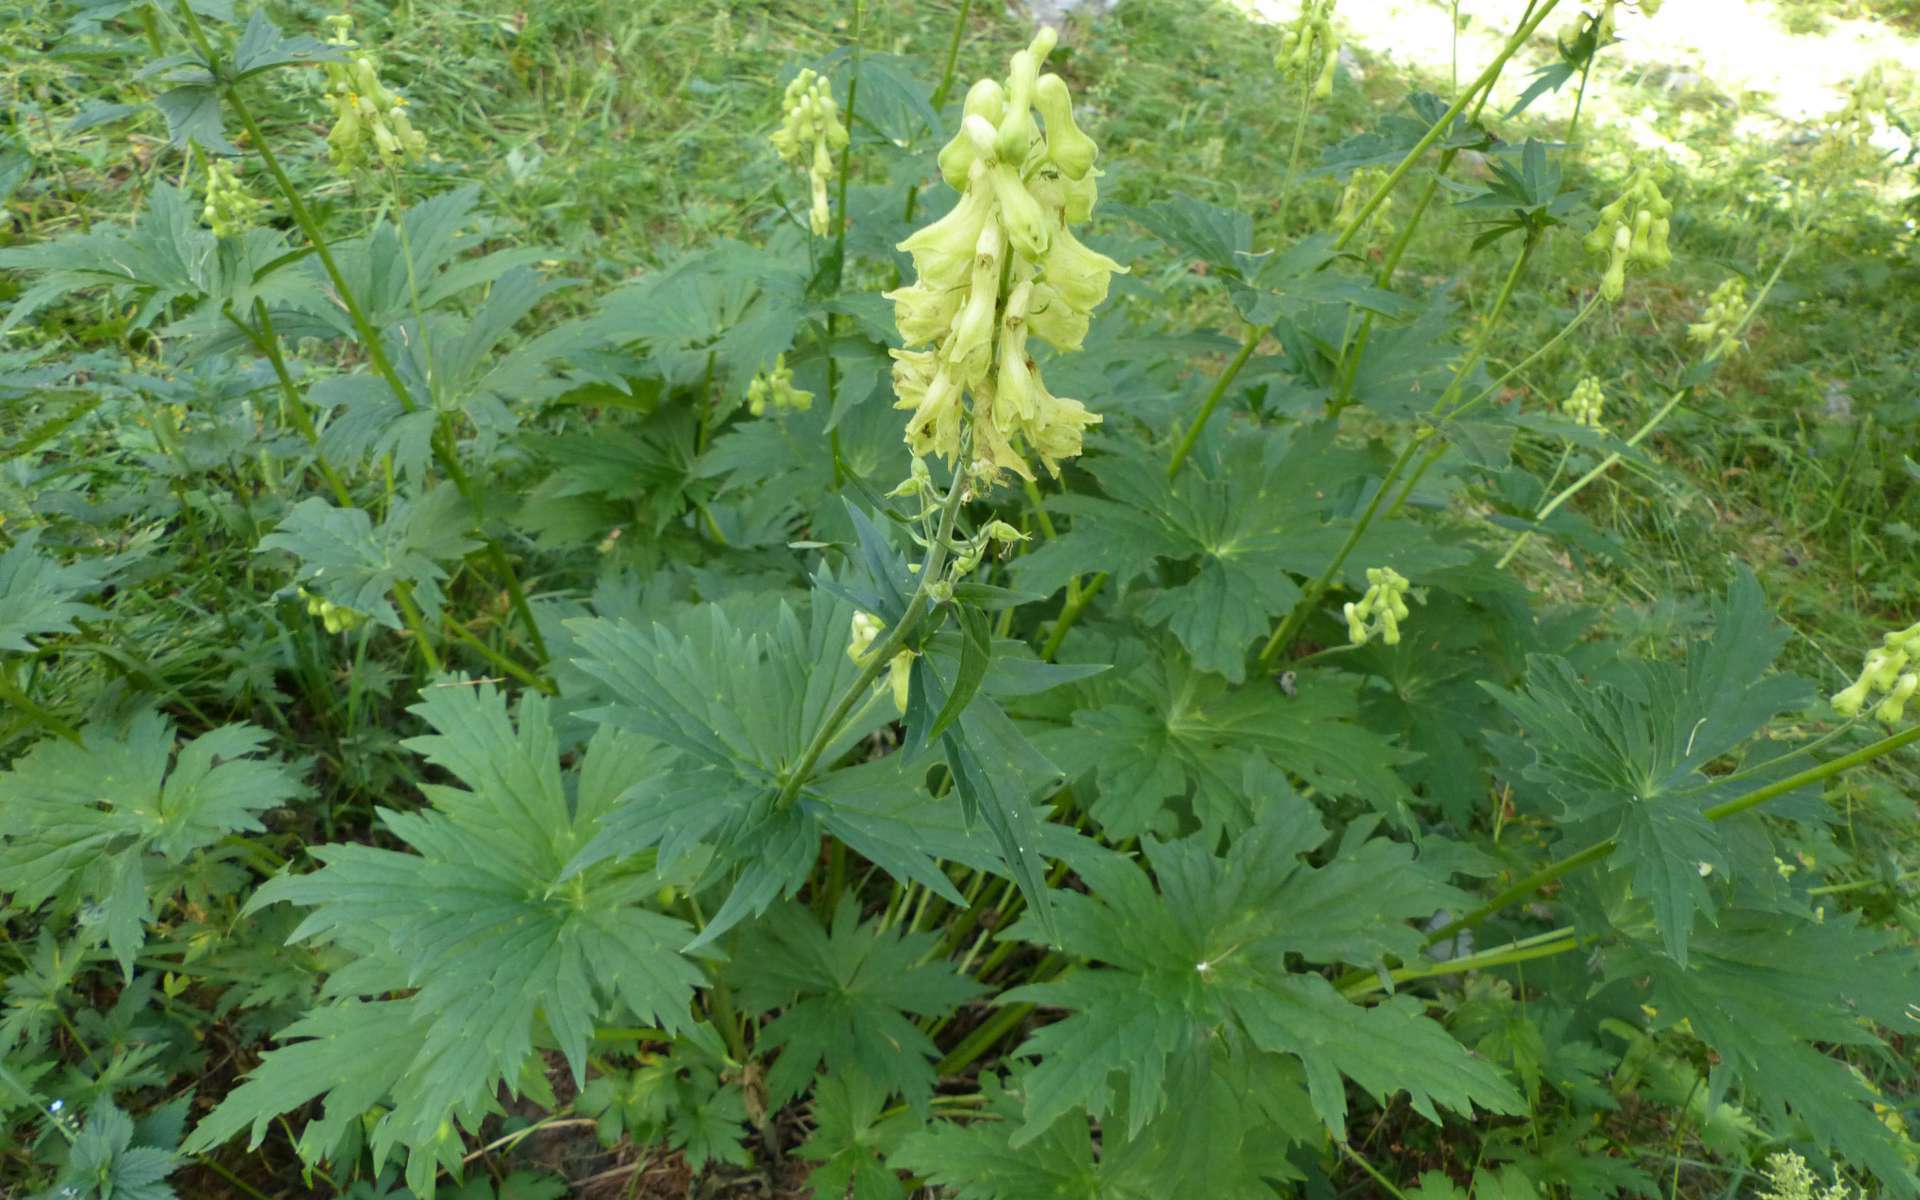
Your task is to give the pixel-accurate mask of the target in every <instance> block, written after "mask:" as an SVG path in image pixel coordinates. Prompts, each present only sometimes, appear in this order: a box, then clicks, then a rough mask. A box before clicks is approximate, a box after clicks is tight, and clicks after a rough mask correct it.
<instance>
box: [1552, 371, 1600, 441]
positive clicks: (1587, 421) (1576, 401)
mask: <svg viewBox="0 0 1920 1200" xmlns="http://www.w3.org/2000/svg"><path fill="white" fill-rule="evenodd" d="M1606 403H1607V398H1606V394H1605V393H1603V392H1602V391H1601V390H1600V381H1599V380H1598V379H1596V378H1594V377H1593V376H1591V375H1589V376H1587V377H1586V378H1584V379H1582V380H1581V381H1580V382H1579V383H1578V384H1576V385H1575V386H1574V389H1573V394H1572V395H1571V396H1568V397H1567V401H1566V403H1565V404H1563V405H1562V406H1561V411H1563V412H1565V413H1566V414H1567V416H1569V417H1571V418H1573V423H1574V424H1576V425H1579V426H1581V427H1583V428H1586V429H1593V430H1599V429H1604V428H1605V426H1604V425H1603V424H1601V420H1600V416H1601V412H1602V411H1603V410H1604V409H1605V407H1606Z"/></svg>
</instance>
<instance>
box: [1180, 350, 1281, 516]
mask: <svg viewBox="0 0 1920 1200" xmlns="http://www.w3.org/2000/svg"><path fill="white" fill-rule="evenodd" d="M1272 328H1273V326H1271V325H1255V326H1253V327H1252V328H1251V329H1249V330H1247V337H1246V340H1245V341H1243V342H1241V343H1240V352H1239V353H1237V354H1235V355H1234V356H1233V361H1231V362H1229V363H1228V364H1227V367H1226V369H1225V370H1224V371H1221V372H1220V377H1219V378H1218V379H1216V380H1214V381H1213V388H1212V389H1211V390H1210V391H1208V392H1207V398H1206V401H1205V402H1204V403H1202V404H1201V405H1200V414H1199V415H1198V416H1196V417H1194V419H1193V424H1191V425H1189V426H1187V432H1186V435H1185V436H1184V437H1182V438H1181V439H1180V444H1179V445H1178V446H1175V447H1174V450H1173V459H1172V460H1171V461H1170V462H1168V463H1167V478H1168V479H1172V478H1173V477H1174V476H1176V475H1178V474H1179V473H1180V464H1182V463H1184V462H1186V461H1187V455H1189V454H1191V453H1193V444H1194V443H1195V442H1197V441H1199V440H1200V431H1201V430H1202V429H1205V428H1206V426H1207V418H1209V417H1211V416H1212V415H1213V410H1214V409H1216V408H1218V407H1219V406H1220V399H1221V397H1223V396H1225V395H1226V394H1227V389H1228V388H1229V387H1232V386H1233V381H1234V378H1235V377H1236V376H1238V375H1239V374H1240V368H1242V367H1244V366H1246V365H1247V360H1248V359H1249V358H1252V357H1253V352H1254V350H1255V349H1257V348H1258V347H1259V345H1260V343H1261V341H1262V340H1263V339H1265V338H1266V336H1267V332H1268V331H1269V330H1271V329H1272Z"/></svg>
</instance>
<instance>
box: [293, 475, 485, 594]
mask: <svg viewBox="0 0 1920 1200" xmlns="http://www.w3.org/2000/svg"><path fill="white" fill-rule="evenodd" d="M471 525H472V516H471V513H470V511H469V510H468V509H467V507H466V502H465V500H464V499H462V497H461V496H460V494H459V492H458V491H457V490H455V489H454V487H453V486H452V485H451V484H441V485H440V486H439V487H437V488H435V489H434V490H432V491H430V492H428V493H427V494H426V495H425V496H423V497H421V498H420V499H419V500H417V501H413V502H409V501H406V500H399V501H396V502H395V503H394V504H393V505H392V507H390V508H389V509H388V511H387V516H386V519H385V520H383V521H382V522H381V523H380V524H379V526H378V527H376V526H375V525H374V523H373V518H372V517H371V516H369V515H368V514H367V513H366V511H365V510H363V509H358V508H337V507H335V506H334V505H332V504H330V503H328V502H327V501H325V500H323V499H321V498H320V497H318V496H309V497H307V498H306V499H305V500H302V501H301V502H300V503H298V504H296V505H294V506H293V509H292V511H291V512H289V513H288V514H287V515H286V517H285V518H284V519H283V520H282V521H281V522H280V524H279V525H278V526H277V527H276V528H275V529H274V531H273V532H272V533H270V534H268V535H267V536H266V537H264V538H261V539H260V549H261V550H262V551H267V550H285V551H288V552H289V553H291V554H293V555H294V556H295V557H297V558H298V559H299V560H300V565H299V568H298V569H297V570H296V572H295V575H294V577H295V579H296V580H298V581H299V582H300V584H301V585H302V586H304V587H306V588H307V589H308V590H309V591H311V592H313V593H314V594H316V595H319V596H321V597H323V598H325V599H327V600H330V601H332V602H333V603H335V604H338V605H340V606H342V607H344V608H350V609H352V610H354V611H355V612H360V613H365V614H367V615H368V616H370V617H372V618H373V619H374V620H376V621H378V622H380V624H382V625H385V626H386V627H387V628H389V629H403V628H405V622H403V621H402V620H401V618H400V614H399V613H398V612H397V611H395V609H394V607H393V604H392V602H391V600H390V599H389V597H390V596H391V595H392V594H393V589H394V585H395V584H398V583H405V584H408V585H410V586H411V587H412V589H413V595H414V599H415V600H416V601H417V602H418V603H419V605H420V608H421V610H422V612H424V613H425V614H426V616H427V619H428V620H429V621H433V620H435V619H437V617H438V615H439V612H440V605H441V603H442V601H443V600H444V599H445V597H444V595H443V594H442V593H441V591H440V584H441V582H442V581H444V580H445V579H446V578H447V574H448V572H447V569H446V567H445V566H443V565H442V564H443V563H447V562H451V561H453V560H456V559H459V558H461V557H463V556H464V555H466V554H467V553H469V552H470V551H472V550H476V549H478V548H479V546H480V543H479V542H477V541H474V540H473V539H472V538H470V537H469V536H468V530H469V529H470V528H471Z"/></svg>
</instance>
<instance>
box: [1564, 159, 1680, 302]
mask: <svg viewBox="0 0 1920 1200" xmlns="http://www.w3.org/2000/svg"><path fill="white" fill-rule="evenodd" d="M1672 215H1673V201H1671V200H1668V199H1667V198H1666V197H1665V196H1662V195H1661V194H1660V186H1659V185H1658V184H1656V183H1655V182H1654V181H1653V176H1652V175H1650V174H1649V173H1648V172H1647V169H1646V168H1645V167H1642V168H1640V169H1639V170H1637V171H1635V172H1634V173H1633V178H1632V179H1631V180H1629V181H1628V182H1627V190H1626V191H1624V192H1622V193H1620V197H1619V199H1617V200H1615V201H1614V202H1613V203H1611V204H1609V205H1607V206H1606V207H1605V208H1603V209H1601V210H1600V219H1599V221H1598V222H1596V223H1595V225H1594V227H1593V232H1591V233H1589V234H1588V235H1587V240H1586V247H1587V253H1589V254H1591V255H1593V256H1594V257H1595V258H1600V257H1603V256H1604V257H1605V258H1606V260H1607V270H1606V274H1605V275H1604V276H1602V277H1601V280H1600V295H1601V297H1602V298H1603V299H1605V300H1608V301H1614V300H1618V299H1620V297H1621V295H1622V294H1623V293H1624V292H1625V291H1626V287H1627V268H1628V267H1630V266H1634V267H1650V268H1654V269H1656V270H1657V269H1659V268H1661V267H1664V266H1666V265H1667V264H1668V263H1669V262H1671V261H1672V260H1673V254H1672V252H1671V251H1669V250H1668V249H1667V228H1668V223H1669V219H1670V218H1671V217H1672Z"/></svg>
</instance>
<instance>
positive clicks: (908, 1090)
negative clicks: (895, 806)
mask: <svg viewBox="0 0 1920 1200" xmlns="http://www.w3.org/2000/svg"><path fill="white" fill-rule="evenodd" d="M859 916H860V914H859V908H858V906H857V904H856V903H855V902H854V900H853V898H852V897H851V896H848V897H845V898H844V899H843V900H842V902H841V904H840V907H839V908H838V909H836V910H835V912H834V915H833V923H832V925H831V926H830V927H829V928H825V929H823V928H821V926H820V923H819V922H818V921H817V920H816V919H815V918H814V916H813V914H812V913H811V912H810V911H808V910H807V909H805V908H803V907H801V906H799V905H797V904H783V905H778V906H776V907H774V908H772V909H770V910H768V912H767V914H766V916H765V917H764V918H762V919H761V920H759V921H757V922H755V923H754V924H753V925H752V926H750V927H748V929H747V930H746V931H745V933H744V934H743V935H742V937H741V939H740V941H739V943H738V948H737V950H736V951H735V954H734V958H735V960H736V961H738V962H740V963H742V964H751V966H750V967H749V969H747V970H746V971H745V972H743V973H742V974H741V977H740V982H739V998H740V1002H741V1004H742V1005H744V1006H745V1007H746V1009H747V1011H748V1012H750V1013H766V1012H770V1011H772V1010H774V1009H779V1010H780V1012H779V1015H778V1016H775V1017H774V1018H773V1019H772V1020H770V1021H768V1022H767V1023H766V1024H765V1025H763V1026H761V1029H760V1036H759V1040H758V1043H757V1044H758V1045H759V1046H760V1047H761V1048H762V1049H764V1050H768V1051H772V1050H778V1051H779V1055H780V1056H779V1059H778V1060H777V1061H776V1062H775V1063H774V1064H773V1068H772V1070H770V1071H768V1073H767V1099H768V1103H770V1104H772V1105H774V1106H779V1105H782V1104H785V1103H786V1102H787V1101H788V1100H791V1099H793V1098H794V1097H795V1096H798V1095H800V1094H801V1093H802V1092H804V1091H805V1090H806V1089H807V1087H808V1086H809V1085H810V1084H811V1083H812V1082H813V1081H814V1078H815V1076H816V1075H819V1074H821V1073H822V1071H823V1070H824V1073H825V1076H826V1077H827V1078H835V1077H839V1076H841V1075H843V1074H849V1073H850V1074H854V1075H857V1076H860V1077H864V1078H866V1079H870V1080H872V1081H873V1082H874V1083H875V1084H877V1085H879V1087H880V1089H881V1091H882V1093H883V1094H885V1095H896V1094H897V1095H901V1096H904V1097H905V1098H906V1099H907V1101H908V1103H910V1104H912V1105H913V1106H914V1107H915V1108H916V1109H918V1110H920V1111H921V1112H923V1113H924V1112H925V1110H926V1105H927V1101H928V1099H929V1098H930V1097H931V1095H932V1093H933V1085H934V1074H933V1061H934V1060H935V1059H937V1058H938V1057H939V1056H940V1050H939V1048H938V1047H937V1046H935V1045H934V1044H933V1041H932V1039H930V1038H929V1037H927V1035H926V1034H924V1033H922V1032H921V1031H920V1029H919V1027H918V1026H917V1025H915V1024H914V1022H913V1020H912V1018H913V1017H944V1016H948V1015H950V1014H951V1013H952V1012H953V1010H954V1009H955V1008H956V1007H957V1006H958V1005H960V1004H963V1003H965V1002H966V1001H968V1000H970V999H972V998H973V997H975V996H978V995H979V994H980V993H981V991H982V990H984V989H982V988H981V987H980V985H979V984H977V983H975V982H973V981H972V980H970V979H967V978H966V977H964V976H962V975H959V974H957V973H956V972H955V971H954V970H953V968H952V967H951V966H950V965H948V964H947V963H946V962H945V961H934V962H927V961H923V960H925V959H926V957H927V955H928V952H929V951H930V950H932V949H933V947H934V944H935V942H936V941H937V940H938V939H937V938H936V937H935V936H934V935H933V934H925V933H919V934H907V935H904V936H903V935H901V934H900V933H899V931H898V930H891V931H889V930H883V929H882V928H881V927H880V923H879V922H878V921H877V920H874V921H868V922H866V923H864V924H862V923H860V921H859Z"/></svg>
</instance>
